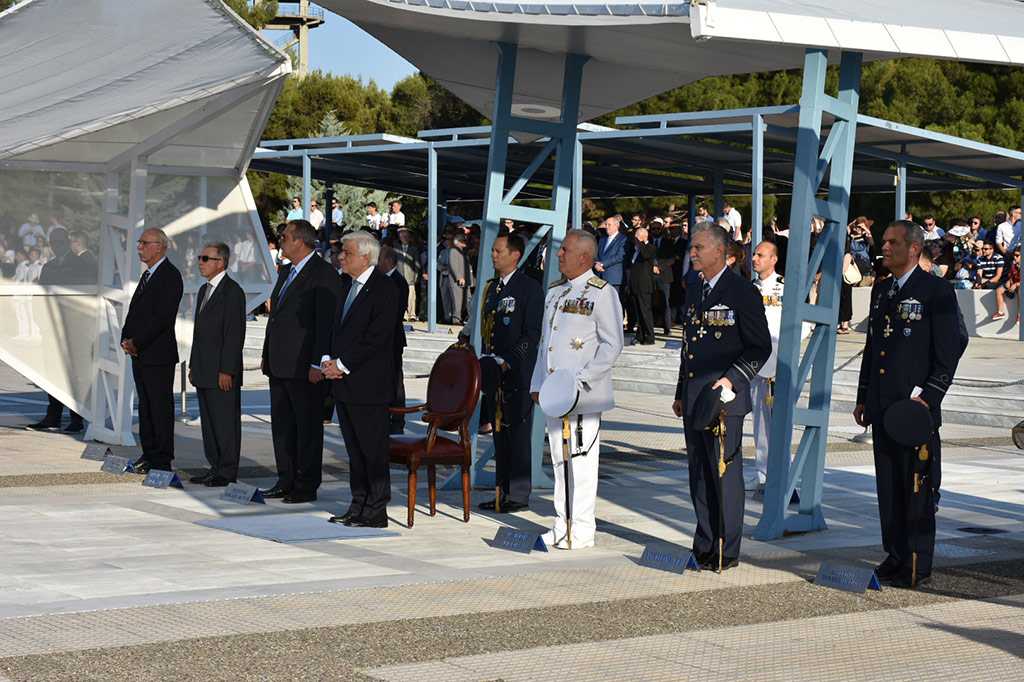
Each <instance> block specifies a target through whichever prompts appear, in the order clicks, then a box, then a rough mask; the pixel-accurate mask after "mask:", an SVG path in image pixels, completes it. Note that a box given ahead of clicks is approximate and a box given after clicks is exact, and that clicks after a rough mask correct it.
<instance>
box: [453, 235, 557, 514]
mask: <svg viewBox="0 0 1024 682" xmlns="http://www.w3.org/2000/svg"><path fill="white" fill-rule="evenodd" d="M525 248H526V245H525V244H524V243H523V239H522V238H521V237H520V236H519V235H517V234H511V235H508V236H506V237H498V238H497V239H496V240H495V241H494V246H493V247H491V262H492V263H493V264H494V272H495V273H496V275H497V276H496V277H494V278H492V279H490V280H488V282H487V289H486V291H485V293H484V298H483V303H482V304H481V329H482V331H481V336H482V348H481V353H483V354H484V355H494V356H495V360H496V361H497V362H498V363H499V365H500V367H501V372H502V374H501V383H500V385H499V387H498V392H497V393H492V394H484V400H485V401H486V403H487V413H488V414H491V415H495V417H494V463H495V467H496V471H495V476H496V479H497V486H498V488H499V489H500V491H501V492H500V498H501V499H500V500H499V502H500V504H501V511H503V512H517V511H522V510H524V509H529V506H530V491H531V490H532V488H533V479H532V467H531V464H532V456H531V454H532V453H531V447H530V446H531V442H530V439H531V434H532V432H533V400H532V398H531V397H530V379H531V378H532V377H533V366H534V365H535V364H536V362H537V345H538V343H540V333H541V331H540V330H541V320H542V317H543V314H544V292H543V290H542V289H541V287H540V284H538V283H537V281H536V280H534V279H533V278H532V277H530V276H528V275H527V274H526V273H524V272H523V271H522V270H520V269H518V265H519V260H520V259H521V258H522V256H523V251H524V250H525ZM467 331H468V330H463V334H462V336H463V338H466V337H467V336H468V335H467ZM499 417H500V418H499ZM480 508H481V509H486V510H491V511H493V510H494V508H495V500H488V501H486V502H482V503H480Z"/></svg>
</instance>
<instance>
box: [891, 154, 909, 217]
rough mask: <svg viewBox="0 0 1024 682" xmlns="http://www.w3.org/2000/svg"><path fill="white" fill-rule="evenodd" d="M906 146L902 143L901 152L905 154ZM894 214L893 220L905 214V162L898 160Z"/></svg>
mask: <svg viewBox="0 0 1024 682" xmlns="http://www.w3.org/2000/svg"><path fill="white" fill-rule="evenodd" d="M906 151H907V146H906V145H903V153H904V154H906ZM896 173H897V175H896V216H895V217H894V218H893V220H903V216H905V215H906V214H907V162H906V161H900V162H899V168H898V170H897V171H896Z"/></svg>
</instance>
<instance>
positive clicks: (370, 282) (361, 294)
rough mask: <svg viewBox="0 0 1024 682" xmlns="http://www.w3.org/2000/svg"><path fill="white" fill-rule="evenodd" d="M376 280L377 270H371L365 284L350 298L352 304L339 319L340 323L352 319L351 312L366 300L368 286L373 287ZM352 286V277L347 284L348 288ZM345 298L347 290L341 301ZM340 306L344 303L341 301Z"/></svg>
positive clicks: (368, 291) (368, 290)
mask: <svg viewBox="0 0 1024 682" xmlns="http://www.w3.org/2000/svg"><path fill="white" fill-rule="evenodd" d="M371 267H372V266H371ZM376 282H377V271H376V270H374V271H373V272H371V273H370V276H369V277H368V278H367V279H366V284H364V285H363V286H362V288H361V289H360V290H359V291H357V292H356V297H355V298H354V299H353V300H352V305H351V306H350V307H349V309H348V314H345V319H344V320H342V321H341V324H342V325H344V324H345V323H346V322H348V321H349V320H351V319H352V313H354V312H355V310H356V308H358V307H359V305H360V304H361V303H362V302H363V301H365V300H366V296H367V294H369V293H370V288H371V287H373V286H374V285H375V284H376ZM353 286H355V280H354V279H353V280H352V282H351V284H349V289H350V290H351V288H352V287H353ZM346 299H348V291H346V292H345V298H344V299H342V301H344V300H346ZM342 306H344V303H342ZM342 311H344V307H342ZM343 314H344V312H343Z"/></svg>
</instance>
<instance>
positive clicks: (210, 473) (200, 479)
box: [188, 469, 217, 484]
mask: <svg viewBox="0 0 1024 682" xmlns="http://www.w3.org/2000/svg"><path fill="white" fill-rule="evenodd" d="M216 475H217V473H216V472H215V471H214V470H213V469H207V470H206V471H204V472H203V473H201V474H199V475H198V476H193V477H192V478H190V479H188V482H189V483H200V484H201V483H206V482H207V481H209V480H210V479H211V478H213V477H214V476H216Z"/></svg>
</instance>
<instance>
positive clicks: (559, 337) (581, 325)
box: [530, 270, 623, 414]
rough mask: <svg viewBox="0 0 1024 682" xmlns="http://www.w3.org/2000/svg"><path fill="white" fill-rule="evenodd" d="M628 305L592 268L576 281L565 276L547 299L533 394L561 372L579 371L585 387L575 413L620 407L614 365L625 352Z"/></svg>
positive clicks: (532, 384)
mask: <svg viewBox="0 0 1024 682" xmlns="http://www.w3.org/2000/svg"><path fill="white" fill-rule="evenodd" d="M622 346H623V337H622V306H621V304H620V303H619V295H618V292H617V291H616V290H615V287H611V286H608V283H607V282H605V281H604V280H603V279H601V278H599V277H595V276H593V274H592V273H591V272H590V271H589V270H588V271H587V272H585V273H583V274H582V275H580V276H579V277H577V278H576V279H573V280H566V279H565V278H564V277H563V278H562V279H560V280H558V281H557V282H555V283H554V284H552V285H551V286H550V287H548V293H547V296H546V298H545V300H544V319H543V321H542V326H541V339H540V348H539V349H538V353H537V364H536V365H534V369H533V377H532V379H531V381H530V391H531V392H534V393H535V392H539V391H540V389H541V386H543V385H544V379H545V378H546V377H547V375H548V374H550V373H551V372H553V371H554V370H556V369H568V370H571V371H572V372H574V373H575V375H576V379H577V382H578V384H580V385H581V386H582V389H581V390H582V393H581V395H580V399H579V403H578V405H577V409H574V410H573V414H576V413H582V414H590V413H594V412H604V411H606V410H610V409H612V408H613V407H615V396H614V394H613V393H612V366H613V365H614V364H615V361H616V360H617V359H618V357H619V353H621V352H622Z"/></svg>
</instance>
